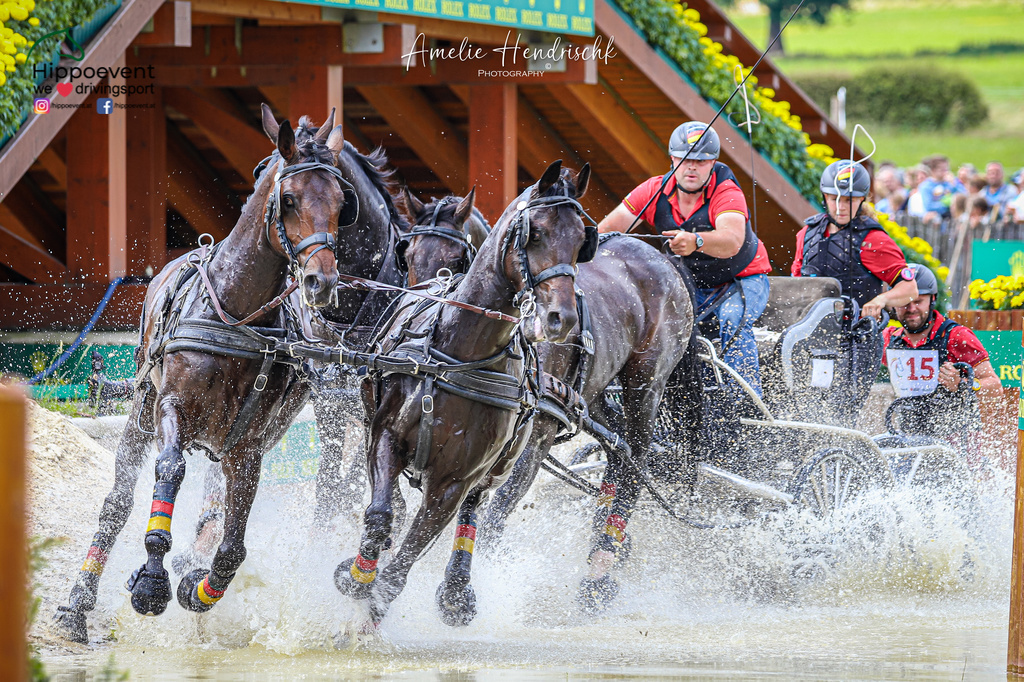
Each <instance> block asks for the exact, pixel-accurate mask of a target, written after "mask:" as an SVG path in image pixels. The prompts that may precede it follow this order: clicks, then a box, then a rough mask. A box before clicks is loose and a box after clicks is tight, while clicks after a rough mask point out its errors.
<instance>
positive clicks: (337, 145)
mask: <svg viewBox="0 0 1024 682" xmlns="http://www.w3.org/2000/svg"><path fill="white" fill-rule="evenodd" d="M332 113H333V110H332ZM326 128H327V126H324V127H323V128H321V130H324V129H326ZM318 134H319V133H318ZM327 148H328V149H330V150H331V153H332V154H334V158H335V159H337V158H338V155H339V154H341V150H342V149H344V148H345V134H344V133H343V132H342V130H341V125H337V126H335V127H334V130H332V131H331V134H330V136H329V137H328V138H327Z"/></svg>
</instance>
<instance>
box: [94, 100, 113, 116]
mask: <svg viewBox="0 0 1024 682" xmlns="http://www.w3.org/2000/svg"><path fill="white" fill-rule="evenodd" d="M113 110H114V100H112V99H110V98H109V97H100V98H99V99H97V100H96V113H97V114H109V113H110V112H111V111H113Z"/></svg>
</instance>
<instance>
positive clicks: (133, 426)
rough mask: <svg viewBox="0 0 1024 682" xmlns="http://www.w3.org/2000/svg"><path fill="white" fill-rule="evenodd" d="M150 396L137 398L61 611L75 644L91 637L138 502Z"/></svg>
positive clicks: (61, 626) (62, 625)
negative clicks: (104, 582)
mask: <svg viewBox="0 0 1024 682" xmlns="http://www.w3.org/2000/svg"><path fill="white" fill-rule="evenodd" d="M145 403H146V393H145V392H144V391H139V392H137V393H136V394H135V398H134V400H133V402H132V409H131V412H129V417H128V423H127V424H125V427H124V433H123V434H122V435H121V441H120V443H118V446H117V457H116V459H115V460H114V486H113V488H111V490H110V494H109V495H107V498H106V499H105V500H104V501H103V508H102V509H101V510H100V524H99V529H98V530H97V531H96V535H94V536H93V538H92V544H91V545H90V546H89V552H88V554H86V556H85V563H84V564H82V570H81V571H79V573H78V580H77V581H76V582H75V586H74V587H73V588H71V597H70V599H69V600H68V605H67V606H60V607H58V608H57V616H56V621H57V629H58V631H59V632H60V633H61V635H62V636H63V637H65V638H66V639H69V640H71V641H73V642H79V643H81V644H87V643H88V641H89V634H88V631H87V630H86V623H85V612H86V611H92V609H93V608H94V607H95V606H96V592H97V590H98V589H99V584H100V576H102V575H103V569H104V567H105V566H106V563H107V556H108V555H109V553H110V550H111V549H112V548H113V546H114V542H115V541H116V540H117V536H118V535H120V534H121V531H122V530H123V529H124V524H125V522H126V521H127V520H128V516H129V515H130V514H131V511H132V504H133V503H134V501H135V484H136V483H137V482H138V480H139V471H140V470H141V469H142V463H143V461H145V458H146V450H147V448H148V447H149V443H150V442H151V440H152V438H151V436H150V435H149V434H146V433H143V432H142V431H141V430H140V429H139V415H140V413H141V412H142V410H143V409H144V407H145Z"/></svg>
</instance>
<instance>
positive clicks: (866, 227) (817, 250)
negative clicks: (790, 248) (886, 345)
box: [800, 213, 883, 306]
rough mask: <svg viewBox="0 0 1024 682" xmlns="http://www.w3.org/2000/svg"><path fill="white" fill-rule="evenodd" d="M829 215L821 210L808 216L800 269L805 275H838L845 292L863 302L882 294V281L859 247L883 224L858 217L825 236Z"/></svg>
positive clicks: (836, 276)
mask: <svg viewBox="0 0 1024 682" xmlns="http://www.w3.org/2000/svg"><path fill="white" fill-rule="evenodd" d="M828 225H829V222H828V215H826V214H824V213H819V214H818V215H815V216H812V217H810V218H808V219H807V231H806V232H805V233H804V261H803V265H802V266H801V268H800V274H801V276H803V277H835V278H836V279H838V280H839V284H840V286H841V287H842V289H843V294H845V295H847V296H849V297H850V298H852V299H854V300H855V301H857V303H858V304H860V305H862V306H863V305H864V304H865V303H867V302H868V301H870V300H871V299H873V298H874V297H875V296H878V295H879V294H880V293H882V284H883V282H882V280H880V279H878V278H877V277H875V276H874V275H873V274H872V273H871V271H870V270H868V269H867V268H866V267H864V263H863V262H862V261H861V259H860V248H861V245H862V244H863V243H864V238H865V237H867V235H868V232H870V231H871V230H880V229H882V226H881V225H879V224H878V223H876V222H875V221H874V220H871V219H869V218H865V217H864V216H857V217H856V218H854V219H853V220H851V221H850V224H849V225H847V226H846V227H844V228H842V229H841V230H839V231H838V232H836V233H835V234H834V235H832V236H831V237H826V236H825V235H826V234H827V230H828Z"/></svg>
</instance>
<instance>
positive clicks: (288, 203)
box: [281, 194, 295, 209]
mask: <svg viewBox="0 0 1024 682" xmlns="http://www.w3.org/2000/svg"><path fill="white" fill-rule="evenodd" d="M281 203H283V204H284V207H285V208H287V209H293V208H295V199H294V198H293V197H292V196H291V195H290V194H285V195H284V197H283V198H282V199H281Z"/></svg>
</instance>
